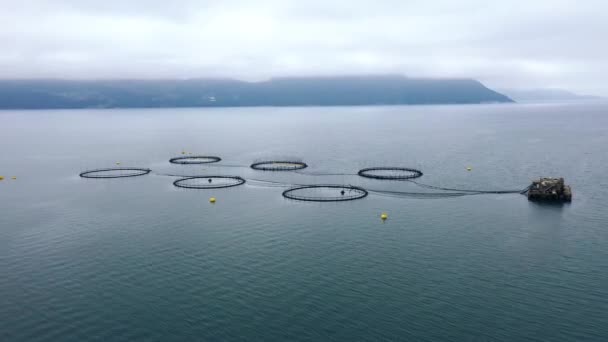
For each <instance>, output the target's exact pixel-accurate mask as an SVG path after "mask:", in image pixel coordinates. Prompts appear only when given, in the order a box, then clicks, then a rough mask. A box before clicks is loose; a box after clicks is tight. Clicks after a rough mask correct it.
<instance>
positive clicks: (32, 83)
mask: <svg viewBox="0 0 608 342" xmlns="http://www.w3.org/2000/svg"><path fill="white" fill-rule="evenodd" d="M512 102H514V101H513V100H512V99H511V98H509V97H507V96H505V95H503V94H501V93H498V92H496V91H494V90H492V89H489V88H487V87H486V86H484V85H483V84H482V83H481V82H479V81H476V80H473V79H421V78H415V79H414V78H407V77H404V76H398V75H397V76H394V75H388V76H341V77H299V78H276V79H270V80H268V81H263V82H244V81H239V80H230V79H223V80H217V79H192V80H105V81H73V80H4V81H2V80H0V109H84V108H88V109H91V108H217V107H268V106H271V107H302V106H307V107H311V106H319V107H334V106H370V105H372V106H373V105H384V106H389V105H437V104H484V103H512Z"/></svg>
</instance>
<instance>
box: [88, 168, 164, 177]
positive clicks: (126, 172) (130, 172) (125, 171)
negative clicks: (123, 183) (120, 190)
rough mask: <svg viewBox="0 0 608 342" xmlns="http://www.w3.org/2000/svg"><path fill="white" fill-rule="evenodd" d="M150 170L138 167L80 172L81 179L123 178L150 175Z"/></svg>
mask: <svg viewBox="0 0 608 342" xmlns="http://www.w3.org/2000/svg"><path fill="white" fill-rule="evenodd" d="M151 171H152V170H150V169H146V168H139V167H113V168H105V169H93V170H87V171H84V172H81V173H80V174H79V176H80V177H82V178H124V177H137V176H143V175H147V174H148V173H150V172H151Z"/></svg>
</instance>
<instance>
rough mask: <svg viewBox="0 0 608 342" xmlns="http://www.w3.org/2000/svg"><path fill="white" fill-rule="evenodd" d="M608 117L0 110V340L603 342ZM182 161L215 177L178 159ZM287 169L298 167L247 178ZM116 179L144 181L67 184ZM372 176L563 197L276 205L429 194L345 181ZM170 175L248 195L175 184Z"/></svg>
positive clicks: (399, 185) (352, 110)
mask: <svg viewBox="0 0 608 342" xmlns="http://www.w3.org/2000/svg"><path fill="white" fill-rule="evenodd" d="M607 112H608V105H606V104H601V103H587V104H574V103H573V104H546V105H515V104H514V105H473V106H409V107H401V106H394V107H332V108H326V107H304V108H224V109H153V110H149V109H146V110H143V109H142V110H58V111H1V112H0V122H1V124H0V148H1V149H2V151H1V152H0V175H2V176H4V177H5V179H4V180H3V181H0V203H1V205H0V274H1V275H2V277H0V334H1V335H0V336H1V338H0V340H6V341H48V340H52V341H59V340H61V341H83V340H99V341H110V340H111V341H147V340H162V341H171V340H206V341H210V340H229V341H236V340H264V341H269V340H290V341H298V340H302V341H304V340H316V341H320V340H369V341H375V340H420V341H433V340H453V341H462V340H479V341H482V340H497V341H516V340H524V339H529V340H535V339H536V340H553V341H582V340H585V341H593V340H595V341H601V340H605V339H606V336H608V328H607V327H606V324H605V322H607V321H608V314H607V312H608V273H607V272H606V270H608V248H607V247H608V230H607V229H606V227H607V226H608V210H606V204H605V203H606V200H607V199H608V198H607V195H606V191H607V190H608V181H606V177H605V174H606V170H607V169H608V154H607V153H606V146H608V116H606V113H607ZM182 151H185V152H186V155H187V154H188V153H190V152H192V153H193V154H200V155H212V156H219V157H221V158H222V161H221V162H220V163H218V165H212V164H208V165H174V164H170V163H169V162H168V160H169V159H170V158H172V157H176V156H180V155H181V152H182ZM285 158H299V159H301V160H302V161H304V162H306V163H307V164H308V165H309V167H308V168H307V169H304V170H302V172H298V173H296V172H286V173H285V172H282V173H280V172H263V171H256V170H251V169H250V168H248V165H249V164H251V163H252V162H253V161H259V160H267V159H285ZM117 162H120V165H121V166H125V167H126V166H136V167H148V168H151V169H152V170H153V171H152V173H150V174H148V175H145V176H142V177H133V178H125V179H83V178H80V177H79V176H78V174H79V173H80V172H82V171H84V170H88V169H92V168H101V167H113V166H116V163H117ZM374 166H403V167H412V168H417V169H420V170H422V171H423V172H424V176H423V177H422V178H419V179H417V180H419V181H420V182H423V183H425V184H432V185H436V186H443V187H453V188H464V189H482V190H505V189H507V190H509V189H523V188H525V187H526V186H528V185H529V183H530V182H531V181H532V179H535V178H538V177H540V176H551V177H553V176H555V177H564V178H565V180H566V183H567V184H570V185H571V186H572V189H573V193H574V197H573V202H572V203H571V204H569V205H563V206H561V205H541V204H535V203H531V202H528V201H527V199H526V198H525V196H522V195H519V194H506V195H500V194H490V195H475V196H465V197H457V198H440V199H420V198H395V197H391V196H384V195H379V194H378V193H373V192H370V195H369V196H367V197H366V198H364V199H361V200H355V201H350V202H344V203H305V202H296V201H290V200H287V199H285V198H283V197H282V196H281V192H282V191H283V190H284V189H285V188H284V187H283V186H282V185H283V184H327V183H337V184H348V185H353V186H359V187H363V188H366V189H374V190H391V191H392V190H394V191H428V190H425V189H421V188H419V187H417V186H416V185H415V184H412V183H408V182H398V181H381V180H374V179H365V178H361V177H358V176H356V175H354V174H356V173H357V171H358V170H359V169H361V168H364V167H374ZM467 167H471V171H467V170H466V168H467ZM324 173H334V174H335V175H325V176H321V175H318V174H324ZM166 174H181V175H199V174H205V175H235V176H240V177H243V178H245V179H247V183H246V184H244V185H241V186H237V187H233V188H228V189H214V190H190V189H178V188H175V187H174V186H173V185H172V182H173V181H174V180H175V179H176V178H175V177H171V176H167V175H166ZM11 176H16V177H17V179H16V180H12V179H11V178H10V177H11ZM277 183H278V184H277ZM210 197H215V198H216V199H217V202H216V203H215V204H210V203H209V198H210ZM382 212H387V213H388V215H389V219H388V220H386V222H385V223H382V221H381V220H380V213H382Z"/></svg>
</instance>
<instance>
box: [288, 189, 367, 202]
mask: <svg viewBox="0 0 608 342" xmlns="http://www.w3.org/2000/svg"><path fill="white" fill-rule="evenodd" d="M366 196H367V191H366V190H365V189H363V188H360V187H357V186H351V185H302V186H297V187H294V188H290V189H287V190H285V191H283V197H285V198H288V199H292V200H296V201H308V202H342V201H353V200H357V199H361V198H364V197H366Z"/></svg>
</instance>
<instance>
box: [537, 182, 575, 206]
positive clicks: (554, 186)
mask: <svg viewBox="0 0 608 342" xmlns="http://www.w3.org/2000/svg"><path fill="white" fill-rule="evenodd" d="M528 200H530V201H552V202H570V201H572V190H571V189H570V186H569V185H565V184H564V179H563V178H541V179H539V180H537V181H533V182H532V185H530V188H529V189H528Z"/></svg>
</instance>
